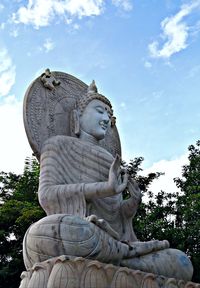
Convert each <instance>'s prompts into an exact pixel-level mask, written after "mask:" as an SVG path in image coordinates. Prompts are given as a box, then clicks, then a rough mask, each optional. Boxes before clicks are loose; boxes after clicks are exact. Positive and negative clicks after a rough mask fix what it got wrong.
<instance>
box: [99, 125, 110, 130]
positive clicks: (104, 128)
mask: <svg viewBox="0 0 200 288" xmlns="http://www.w3.org/2000/svg"><path fill="white" fill-rule="evenodd" d="M100 127H101V128H102V129H103V130H107V129H108V126H107V125H104V124H100Z"/></svg>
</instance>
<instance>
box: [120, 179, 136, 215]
mask: <svg viewBox="0 0 200 288" xmlns="http://www.w3.org/2000/svg"><path fill="white" fill-rule="evenodd" d="M127 188H128V192H129V193H130V198H128V199H127V200H124V201H123V202H122V204H121V211H122V214H123V215H124V216H125V217H126V218H130V217H134V216H135V214H136V212H137V209H138V206H139V204H140V202H141V191H140V188H139V186H138V184H137V182H136V181H135V180H133V179H132V178H130V179H129V181H128V185H127Z"/></svg>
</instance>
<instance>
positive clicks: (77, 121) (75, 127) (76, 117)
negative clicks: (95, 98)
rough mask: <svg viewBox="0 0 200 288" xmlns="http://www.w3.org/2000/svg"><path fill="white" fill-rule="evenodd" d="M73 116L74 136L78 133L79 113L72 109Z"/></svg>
mask: <svg viewBox="0 0 200 288" xmlns="http://www.w3.org/2000/svg"><path fill="white" fill-rule="evenodd" d="M73 118H74V133H75V134H76V136H79V135H80V121H79V114H78V111H77V110H73Z"/></svg>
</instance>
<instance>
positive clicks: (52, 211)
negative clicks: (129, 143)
mask: <svg viewBox="0 0 200 288" xmlns="http://www.w3.org/2000/svg"><path fill="white" fill-rule="evenodd" d="M72 118H73V127H74V128H73V129H74V133H75V135H76V137H71V136H64V135H57V136H53V137H50V138H49V139H47V140H46V141H45V142H44V144H43V145H42V150H41V157H40V181H39V191H38V196H39V202H40V205H41V206H42V208H43V209H44V210H45V212H46V214H47V216H46V217H44V218H42V219H41V220H39V221H38V222H36V223H34V224H33V225H32V226H31V227H30V228H29V229H28V231H27V233H26V235H25V237H24V243H23V256H24V262H25V266H26V268H27V269H28V268H31V267H32V266H33V265H34V264H35V263H38V262H42V261H45V260H47V259H50V258H52V257H56V256H60V255H70V256H80V257H84V258H87V259H96V260H98V261H100V262H104V263H112V264H115V265H118V266H126V267H129V268H132V269H137V270H142V271H145V272H152V273H155V274H159V275H163V276H166V277H174V278H178V279H183V280H191V278H192V272H193V268H192V264H191V262H190V260H189V259H188V257H187V256H186V255H185V254H184V253H183V252H181V251H178V250H176V249H170V248H169V243H168V241H166V240H164V241H158V240H152V241H147V242H140V241H139V240H138V239H137V237H136V235H135V233H134V230H133V227H132V219H133V217H134V216H135V214H136V211H137V209H138V205H139V203H140V200H141V193H140V189H139V187H138V185H137V183H136V182H135V181H134V180H133V179H130V178H129V177H128V175H127V174H126V173H124V171H122V168H121V159H120V156H119V155H116V156H115V157H113V155H111V154H110V153H109V152H108V151H107V150H106V149H104V148H102V147H101V146H100V145H99V143H100V141H101V140H102V139H104V137H105V135H106V132H107V129H108V127H109V125H111V123H112V125H114V123H113V121H112V120H113V110H112V106H111V103H110V101H109V100H108V99H107V98H106V97H104V96H103V95H101V94H99V93H98V91H97V88H96V85H95V83H94V82H93V83H92V84H91V85H90V86H89V88H88V92H87V94H85V95H83V97H80V98H79V99H78V101H77V103H76V109H74V110H73V111H72ZM125 189H128V191H129V193H130V198H129V199H127V200H123V197H122V193H123V191H124V190H125Z"/></svg>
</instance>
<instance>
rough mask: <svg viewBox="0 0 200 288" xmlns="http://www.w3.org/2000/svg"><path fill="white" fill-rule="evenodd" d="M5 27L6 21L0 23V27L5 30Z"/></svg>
mask: <svg viewBox="0 0 200 288" xmlns="http://www.w3.org/2000/svg"><path fill="white" fill-rule="evenodd" d="M5 27H6V23H5V22H3V23H1V24H0V29H1V30H4V29H5Z"/></svg>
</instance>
